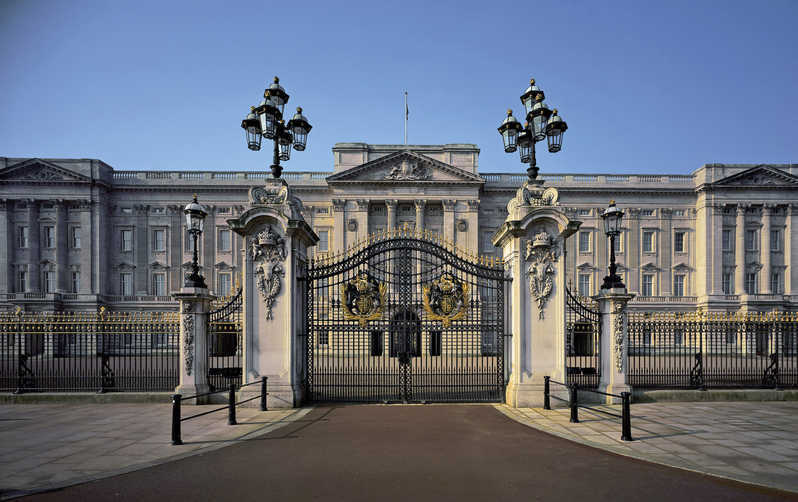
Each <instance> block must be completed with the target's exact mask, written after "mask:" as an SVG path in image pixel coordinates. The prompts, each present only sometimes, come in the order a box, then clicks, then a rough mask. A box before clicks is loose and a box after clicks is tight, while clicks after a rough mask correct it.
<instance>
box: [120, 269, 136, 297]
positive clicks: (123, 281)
mask: <svg viewBox="0 0 798 502" xmlns="http://www.w3.org/2000/svg"><path fill="white" fill-rule="evenodd" d="M119 294H120V295H123V296H133V274H131V273H130V272H123V273H121V274H119Z"/></svg>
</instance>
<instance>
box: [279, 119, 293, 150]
mask: <svg viewBox="0 0 798 502" xmlns="http://www.w3.org/2000/svg"><path fill="white" fill-rule="evenodd" d="M282 124H283V121H282V120H281V121H280V125H282ZM281 129H282V130H281V131H280V135H279V137H278V138H277V143H278V144H279V145H280V160H288V159H290V158H291V142H292V141H293V138H292V137H291V133H290V132H289V131H288V129H285V128H284V127H281Z"/></svg>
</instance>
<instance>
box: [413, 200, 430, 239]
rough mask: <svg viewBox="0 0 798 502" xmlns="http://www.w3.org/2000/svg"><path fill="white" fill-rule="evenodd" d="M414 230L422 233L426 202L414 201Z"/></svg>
mask: <svg viewBox="0 0 798 502" xmlns="http://www.w3.org/2000/svg"><path fill="white" fill-rule="evenodd" d="M415 204H416V230H418V231H419V232H422V233H423V232H424V208H426V207H427V201H425V200H419V199H416V201H415Z"/></svg>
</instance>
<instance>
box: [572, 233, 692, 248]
mask: <svg viewBox="0 0 798 502" xmlns="http://www.w3.org/2000/svg"><path fill="white" fill-rule="evenodd" d="M591 235H592V232H590V231H582V232H579V252H580V253H590V252H591V246H590V244H591V243H590V240H591V237H590V236H591ZM654 235H655V231H654V230H643V232H642V233H641V243H642V248H643V252H644V253H654V252H656V243H655V241H654ZM621 239H622V235H619V236H618V237H616V238H615V240H614V241H613V242H614V246H615V252H616V253H621V252H622V246H623V244H622V242H621ZM673 251H674V253H686V252H687V232H686V231H683V230H677V231H675V232H673Z"/></svg>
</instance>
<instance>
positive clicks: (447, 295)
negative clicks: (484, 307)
mask: <svg viewBox="0 0 798 502" xmlns="http://www.w3.org/2000/svg"><path fill="white" fill-rule="evenodd" d="M467 309H468V284H467V283H464V282H462V281H460V280H458V279H457V278H456V277H454V276H453V275H452V274H450V273H448V272H445V273H443V274H441V276H440V277H438V278H437V279H436V280H434V281H432V284H430V285H429V286H424V310H425V311H426V312H427V316H428V317H429V318H430V319H432V320H434V321H441V322H442V323H443V327H444V328H448V327H449V324H451V322H452V321H457V320H459V319H462V318H463V317H465V316H466V312H467Z"/></svg>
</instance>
